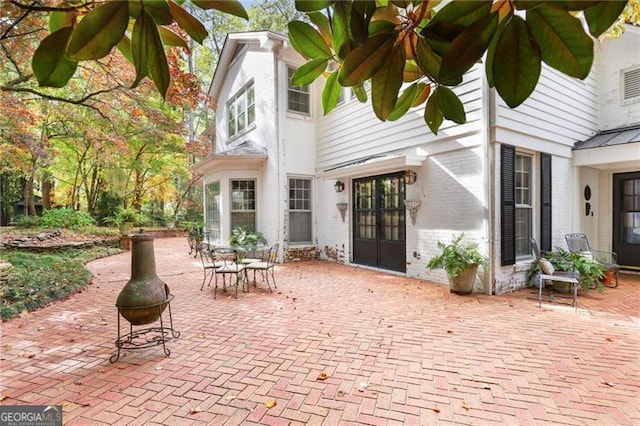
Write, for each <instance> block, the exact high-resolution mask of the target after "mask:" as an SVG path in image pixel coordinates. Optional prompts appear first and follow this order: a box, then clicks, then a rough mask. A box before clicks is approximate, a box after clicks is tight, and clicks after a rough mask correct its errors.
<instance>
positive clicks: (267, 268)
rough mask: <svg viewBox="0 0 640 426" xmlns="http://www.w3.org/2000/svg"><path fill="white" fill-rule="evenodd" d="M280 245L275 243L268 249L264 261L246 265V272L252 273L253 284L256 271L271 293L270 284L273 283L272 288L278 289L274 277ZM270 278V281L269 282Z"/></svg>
mask: <svg viewBox="0 0 640 426" xmlns="http://www.w3.org/2000/svg"><path fill="white" fill-rule="evenodd" d="M279 247H280V245H279V244H278V243H275V244H274V245H272V246H271V248H269V251H268V253H267V256H266V260H264V261H261V262H251V263H249V264H247V265H246V268H247V270H248V271H253V284H254V285H255V284H256V271H260V273H261V274H262V278H263V280H264V281H266V282H267V286H269V290H271V291H273V289H272V288H271V283H273V287H274V288H278V286H277V285H276V277H275V272H274V269H275V264H276V261H277V260H278V248H279ZM269 278H271V280H269Z"/></svg>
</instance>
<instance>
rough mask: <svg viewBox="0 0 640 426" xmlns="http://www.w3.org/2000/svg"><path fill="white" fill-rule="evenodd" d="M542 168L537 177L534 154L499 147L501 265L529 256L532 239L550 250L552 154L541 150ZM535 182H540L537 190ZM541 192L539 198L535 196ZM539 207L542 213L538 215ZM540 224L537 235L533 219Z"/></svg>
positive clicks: (510, 263) (512, 148) (505, 146)
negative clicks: (535, 178) (536, 212)
mask: <svg viewBox="0 0 640 426" xmlns="http://www.w3.org/2000/svg"><path fill="white" fill-rule="evenodd" d="M539 156H540V167H539V169H536V170H537V171H536V174H537V173H538V172H539V174H540V177H539V179H538V180H534V164H535V163H534V156H533V155H530V154H526V153H522V152H517V151H516V148H515V147H513V146H511V145H506V144H503V145H501V147H500V158H501V169H502V172H501V179H500V190H501V205H502V206H501V211H500V227H501V234H502V235H501V247H502V251H501V264H502V265H512V264H514V263H516V261H519V260H525V259H529V258H531V256H532V253H531V238H535V239H536V240H537V241H538V245H539V247H540V249H542V250H551V219H552V218H551V212H552V210H551V189H552V184H551V159H552V157H551V155H549V154H546V153H540V154H539ZM534 182H539V183H540V187H539V190H538V191H534V190H535V189H536V188H534ZM534 194H538V196H539V198H536V197H534ZM535 209H539V210H537V211H539V216H535V211H536V210H535ZM535 217H537V218H538V221H539V223H538V224H537V229H539V233H538V234H536V233H535V230H534V218H535Z"/></svg>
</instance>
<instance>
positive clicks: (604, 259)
mask: <svg viewBox="0 0 640 426" xmlns="http://www.w3.org/2000/svg"><path fill="white" fill-rule="evenodd" d="M564 239H565V240H566V241H567V247H569V251H570V252H571V253H579V254H581V255H583V256H588V257H590V258H592V259H593V260H595V261H596V262H598V263H600V264H601V265H602V266H604V267H605V268H606V269H607V270H609V271H611V272H613V274H614V276H615V280H616V281H615V284H613V285H607V284H606V283H605V284H604V285H606V286H607V287H613V288H616V287H618V275H619V271H620V267H619V266H618V255H617V254H616V253H615V252H613V251H601V250H594V249H592V248H591V246H590V245H589V240H588V239H587V236H586V235H585V234H581V233H574V234H567V235H565V236H564Z"/></svg>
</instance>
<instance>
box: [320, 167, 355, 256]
mask: <svg viewBox="0 0 640 426" xmlns="http://www.w3.org/2000/svg"><path fill="white" fill-rule="evenodd" d="M334 184H335V180H331V179H329V180H325V179H321V178H320V179H318V180H316V185H315V190H316V198H315V203H314V212H315V222H316V230H317V232H316V240H317V246H318V249H319V250H320V253H321V257H322V258H323V259H329V260H333V261H337V262H340V263H350V253H351V234H350V228H351V219H352V212H353V210H352V204H351V182H349V181H344V184H345V189H344V191H342V192H340V193H337V192H336V191H335V189H334V187H333V185H334ZM337 203H347V211H346V212H345V216H344V222H343V221H342V216H341V215H340V211H339V210H338V207H337V206H336V204H337Z"/></svg>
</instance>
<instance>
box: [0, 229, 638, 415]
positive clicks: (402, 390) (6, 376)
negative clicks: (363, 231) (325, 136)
mask: <svg viewBox="0 0 640 426" xmlns="http://www.w3.org/2000/svg"><path fill="white" fill-rule="evenodd" d="M187 253H188V248H187V245H186V239H175V238H174V239H157V240H155V257H156V263H157V270H158V275H159V276H160V278H161V279H162V280H163V281H165V282H166V283H167V284H168V285H169V287H170V288H171V291H172V293H173V294H174V295H175V299H174V301H173V302H172V303H171V309H172V313H173V320H174V326H175V328H176V329H177V330H179V331H180V332H181V336H180V338H179V339H176V340H172V341H170V342H169V343H168V347H169V349H170V350H171V355H170V356H169V357H165V356H164V354H163V353H162V350H161V348H160V347H152V348H147V349H142V350H137V351H127V352H125V354H124V356H123V357H122V358H121V359H120V360H119V361H118V362H116V363H115V364H110V363H109V357H110V356H111V355H113V354H114V353H115V346H114V340H115V337H116V318H117V311H116V308H115V300H116V298H117V295H118V293H119V291H120V289H121V288H122V287H123V285H124V284H125V283H126V282H127V280H128V279H129V274H130V254H129V253H125V254H122V255H118V256H113V257H110V258H105V259H100V260H97V261H95V262H92V263H91V264H90V265H89V267H90V269H91V270H92V271H93V272H94V274H95V277H94V279H93V283H92V284H91V285H90V286H88V287H87V288H86V290H84V291H83V292H81V293H78V294H76V295H74V296H72V297H70V298H69V299H67V300H64V301H61V302H59V303H56V304H53V305H52V306H49V307H46V308H44V309H42V310H40V311H37V312H34V313H32V314H29V315H27V316H25V317H23V318H17V319H14V320H11V321H8V322H5V323H3V324H2V331H1V334H0V336H1V349H2V355H1V356H0V399H1V401H0V403H1V404H5V405H6V404H62V405H63V407H64V408H63V410H64V422H65V424H69V425H81V424H140V425H141V424H145V425H146V424H151V425H153V424H166V425H182V424H212V425H239V424H245V425H258V424H260V425H303V424H310V425H321V424H323V425H336V424H343V425H365V424H366V425H400V424H407V425H431V424H465V425H467V424H479V425H485V424H522V425H529V424H531V425H545V424H568V425H573V424H579V425H582V424H593V425H603V424H620V425H627V424H628V425H634V424H636V425H637V424H640V362H639V361H640V333H639V331H640V319H639V317H640V312H639V309H638V298H639V296H640V276H634V275H623V276H622V279H621V283H620V286H619V287H618V288H617V289H606V290H605V292H604V293H598V292H596V291H591V292H589V293H588V294H587V295H581V296H580V298H579V301H580V309H579V311H578V313H577V314H576V313H574V311H573V308H571V307H567V306H562V305H548V304H545V305H544V306H543V308H542V309H540V308H538V304H537V300H531V299H528V298H527V296H528V295H529V294H530V290H523V291H520V292H517V293H514V294H510V295H505V296H484V295H472V296H456V295H452V294H450V293H449V292H448V288H447V287H445V286H441V285H438V284H434V283H430V282H426V281H421V280H416V279H410V278H404V277H399V276H395V275H392V274H385V273H381V272H379V271H372V270H367V269H362V268H354V267H349V266H343V265H338V264H335V263H327V262H302V263H287V264H284V265H277V267H276V278H277V282H278V289H277V290H276V291H274V292H273V293H270V292H269V291H268V290H266V286H260V284H259V285H258V288H257V289H254V288H251V292H250V293H244V294H241V295H240V297H239V298H238V299H235V298H233V297H229V296H228V295H226V294H224V293H219V294H218V299H216V300H214V299H213V290H212V289H211V288H205V290H204V291H200V290H199V288H200V283H201V279H202V273H201V267H200V263H199V260H198V259H194V258H192V257H190V256H188V254H187ZM165 318H166V316H165ZM320 373H325V374H326V376H327V378H326V379H325V380H318V376H319V375H320ZM270 401H275V403H276V405H275V406H273V407H271V408H268V407H267V405H266V403H267V402H270Z"/></svg>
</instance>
